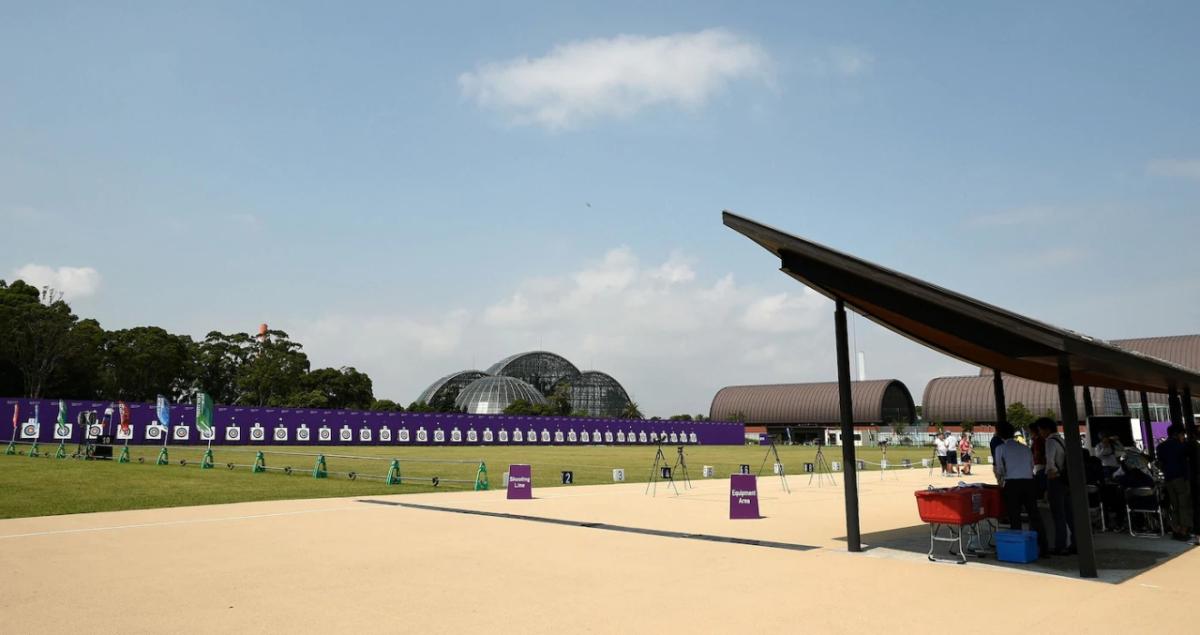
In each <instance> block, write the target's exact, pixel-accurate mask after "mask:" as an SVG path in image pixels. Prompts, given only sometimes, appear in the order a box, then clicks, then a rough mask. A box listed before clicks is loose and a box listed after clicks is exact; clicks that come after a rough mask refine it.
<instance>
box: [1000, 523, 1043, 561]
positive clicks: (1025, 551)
mask: <svg viewBox="0 0 1200 635" xmlns="http://www.w3.org/2000/svg"><path fill="white" fill-rule="evenodd" d="M1037 558H1038V545H1037V532H1036V531H1016V530H1013V529H1001V530H1000V531H997V532H996V559H997V560H1000V561H1001V562H1022V563H1024V562H1033V561H1034V560H1037Z"/></svg>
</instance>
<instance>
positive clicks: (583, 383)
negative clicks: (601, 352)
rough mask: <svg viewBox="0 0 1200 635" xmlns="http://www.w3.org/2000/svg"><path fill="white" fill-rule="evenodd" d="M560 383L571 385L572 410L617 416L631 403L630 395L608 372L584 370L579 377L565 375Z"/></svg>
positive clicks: (596, 414)
mask: <svg viewBox="0 0 1200 635" xmlns="http://www.w3.org/2000/svg"><path fill="white" fill-rule="evenodd" d="M559 384H568V385H570V386H571V410H572V412H580V411H582V412H586V413H587V414H588V416H589V417H612V418H617V417H620V416H621V415H622V414H623V413H624V412H625V407H626V406H628V405H629V395H628V394H626V392H625V389H624V388H622V387H621V384H620V383H619V382H617V380H615V379H613V378H612V376H611V375H609V374H608V373H602V372H600V371H598V370H589V371H584V372H582V373H580V374H579V375H578V376H577V377H564V378H563V379H561V380H559ZM557 386H558V384H555V387H557Z"/></svg>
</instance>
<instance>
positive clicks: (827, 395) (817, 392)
mask: <svg viewBox="0 0 1200 635" xmlns="http://www.w3.org/2000/svg"><path fill="white" fill-rule="evenodd" d="M893 385H894V386H897V387H898V388H899V390H901V391H902V392H903V395H904V397H905V399H906V401H907V409H908V411H909V413H910V416H909V420H910V421H911V420H912V417H911V413H912V412H913V406H912V403H913V401H912V395H911V394H910V393H909V392H908V388H907V387H906V386H905V385H904V384H903V383H901V382H900V381H898V380H895V379H876V380H871V381H856V382H851V389H850V390H851V395H852V397H853V400H854V423H856V424H870V423H880V422H882V421H883V400H884V395H885V394H886V393H887V390H888V388H889V387H891V386H893ZM739 413H740V414H742V415H744V417H745V423H747V424H783V423H793V424H795V423H816V424H833V423H837V422H838V421H839V420H840V418H841V414H840V413H841V408H840V407H839V405H838V384H837V382H835V381H834V382H823V383H814V384H765V385H757V386H727V387H725V388H722V389H721V390H719V391H717V394H716V396H715V397H713V401H712V406H711V407H710V408H709V417H710V418H712V419H715V420H727V419H729V418H731V417H733V416H734V415H737V414H739Z"/></svg>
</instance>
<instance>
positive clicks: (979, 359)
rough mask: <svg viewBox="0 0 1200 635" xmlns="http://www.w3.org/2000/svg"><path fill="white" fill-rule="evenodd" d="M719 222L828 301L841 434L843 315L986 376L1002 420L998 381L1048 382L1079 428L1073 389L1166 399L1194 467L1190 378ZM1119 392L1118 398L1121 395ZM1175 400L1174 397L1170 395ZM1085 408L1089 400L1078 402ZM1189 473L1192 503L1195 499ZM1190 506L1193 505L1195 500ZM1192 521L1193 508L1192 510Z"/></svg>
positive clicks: (849, 458) (1089, 552)
mask: <svg viewBox="0 0 1200 635" xmlns="http://www.w3.org/2000/svg"><path fill="white" fill-rule="evenodd" d="M723 221H724V224H725V225H726V226H727V227H729V228H731V229H733V230H734V231H737V232H738V233H740V234H742V235H744V236H746V237H747V238H749V239H751V240H753V241H754V242H756V243H758V244H759V245H760V246H762V247H763V248H764V249H766V250H767V251H769V252H771V253H772V254H773V255H774V256H775V257H777V258H779V261H780V269H781V270H782V271H783V272H784V273H786V274H788V275H789V276H792V277H793V278H795V279H796V280H798V281H800V282H801V283H803V284H805V285H807V286H809V287H811V288H812V289H814V290H816V291H818V292H820V293H822V294H823V295H825V296H826V297H829V298H830V299H832V300H833V301H834V305H835V308H834V323H835V331H836V349H837V367H838V385H839V390H838V393H839V399H838V401H839V407H840V422H841V426H842V431H843V436H845V435H848V434H852V433H853V427H854V421H853V410H854V408H853V399H852V389H853V388H852V383H851V381H850V357H849V345H848V337H847V330H846V307H847V306H849V307H850V309H851V310H853V311H855V312H857V313H859V314H860V315H862V316H863V317H866V318H867V319H869V320H871V321H873V322H875V323H877V324H879V325H881V326H883V327H885V328H887V329H889V330H892V331H894V332H896V333H899V334H900V335H903V336H905V337H907V338H909V339H911V340H913V341H915V342H919V343H921V344H924V345H926V346H929V347H930V348H933V349H935V350H938V351H941V352H943V353H945V354H947V355H950V356H952V357H955V358H957V359H960V360H962V361H964V362H967V363H970V364H974V365H978V366H980V367H986V368H990V369H992V372H993V382H992V387H993V393H994V405H995V408H996V416H997V419H998V420H1003V419H1004V409H1005V398H1004V382H1003V379H1002V377H1003V375H1005V374H1009V375H1014V376H1016V377H1022V378H1025V379H1031V380H1034V381H1040V382H1046V383H1051V384H1055V385H1056V386H1057V387H1058V394H1059V402H1060V410H1059V414H1060V416H1061V418H1062V420H1063V421H1067V422H1071V421H1079V420H1080V418H1079V416H1078V413H1077V410H1076V401H1075V386H1077V385H1078V386H1085V387H1086V386H1099V387H1104V388H1113V389H1116V390H1118V391H1135V392H1138V393H1139V394H1144V393H1146V392H1162V393H1166V394H1167V395H1169V399H1170V402H1171V418H1172V420H1173V421H1175V422H1177V423H1180V424H1185V423H1186V429H1187V434H1188V439H1189V445H1190V447H1191V448H1192V449H1193V457H1192V458H1193V462H1192V466H1193V468H1196V467H1197V466H1198V465H1200V462H1198V461H1197V460H1196V459H1197V458H1200V457H1198V456H1196V454H1200V453H1198V452H1196V447H1197V446H1196V443H1195V442H1196V427H1195V424H1194V417H1193V416H1192V391H1193V389H1196V390H1198V391H1200V373H1197V372H1196V371H1195V370H1192V369H1189V368H1186V367H1183V366H1180V365H1178V364H1175V363H1172V362H1169V361H1166V360H1163V359H1159V358H1156V357H1152V356H1150V355H1148V354H1145V353H1141V352H1138V351H1133V350H1126V349H1123V348H1120V347H1117V346H1114V345H1112V344H1109V343H1107V342H1104V341H1103V340H1099V339H1096V338H1093V337H1089V336H1087V335H1083V334H1080V333H1076V332H1074V331H1070V330H1067V329H1062V328H1059V327H1055V326H1051V325H1049V324H1046V323H1043V322H1039V321H1037V320H1034V319H1032V318H1029V317H1026V316H1023V315H1020V314H1017V313H1014V312H1012V311H1008V310H1005V309H1002V308H1000V307H997V306H994V305H991V304H987V303H985V302H981V301H979V300H976V299H974V298H970V297H967V296H965V295H962V294H960V293H956V292H954V291H951V290H949V289H945V288H942V287H939V286H937V285H934V284H931V283H929V282H925V281H924V280H920V279H918V278H915V277H912V276H908V275H905V274H903V273H899V272H896V271H892V270H890V269H886V268H884V267H881V266H879V265H876V264H873V263H870V262H867V261H865V260H861V259H859V258H855V257H853V256H850V255H848V254H844V253H841V252H838V251H835V250H833V249H830V248H828V247H825V246H822V245H819V244H817V243H814V242H812V241H809V240H805V239H803V238H799V237H797V236H793V235H791V234H787V233H785V232H782V231H779V230H777V229H774V228H772V227H769V226H767V225H764V224H762V223H759V222H757V221H754V220H751V219H749V218H745V217H743V216H739V215H737V214H734V213H731V212H728V211H726V212H725V213H724V214H723ZM1122 394H1124V393H1122ZM1181 396H1182V399H1180V397H1181ZM1084 401H1085V403H1087V402H1088V401H1089V400H1088V399H1085V400H1084ZM1063 433H1064V434H1063V436H1064V438H1065V440H1066V446H1067V470H1068V476H1069V480H1070V490H1071V500H1072V512H1073V516H1074V521H1075V522H1074V524H1075V528H1076V530H1077V533H1076V536H1075V543H1076V546H1077V547H1078V550H1079V574H1080V575H1081V576H1082V577H1096V575H1097V568H1096V554H1095V548H1094V545H1093V540H1092V530H1091V521H1090V518H1089V516H1088V508H1087V495H1086V492H1085V489H1084V487H1085V484H1084V483H1085V481H1084V467H1083V453H1082V451H1081V447H1080V435H1079V428H1078V427H1077V426H1074V425H1065V426H1063ZM842 457H843V461H842V462H843V465H844V466H845V475H844V480H845V504H846V539H847V545H848V547H849V550H850V551H852V552H856V551H861V550H862V543H861V536H860V532H859V514H858V480H857V473H856V470H855V450H854V446H853V444H843V445H842ZM1196 476H1197V474H1196V470H1195V469H1193V473H1192V474H1191V478H1192V495H1193V497H1194V498H1200V487H1197V483H1196ZM1195 502H1196V503H1200V500H1196V501H1195ZM1194 507H1195V509H1196V510H1197V513H1200V505H1196V506H1194Z"/></svg>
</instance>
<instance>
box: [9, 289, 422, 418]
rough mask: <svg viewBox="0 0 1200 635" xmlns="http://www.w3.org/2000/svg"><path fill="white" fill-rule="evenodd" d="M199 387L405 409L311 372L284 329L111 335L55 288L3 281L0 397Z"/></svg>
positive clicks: (340, 378) (124, 394)
mask: <svg viewBox="0 0 1200 635" xmlns="http://www.w3.org/2000/svg"><path fill="white" fill-rule="evenodd" d="M200 390H203V391H205V392H207V393H208V394H210V395H212V397H213V399H214V400H216V401H217V402H218V403H226V404H241V405H250V406H291V407H302V408H377V409H383V410H392V409H401V408H399V406H398V405H396V404H395V403H393V402H390V401H376V400H375V398H374V393H373V389H372V385H371V378H370V377H368V376H367V375H366V374H365V373H361V372H359V371H357V370H355V369H354V368H351V367H342V368H318V369H312V368H311V364H310V363H309V360H308V356H307V355H306V354H305V353H304V350H303V347H302V346H301V344H300V343H298V342H293V341H292V340H291V339H290V338H289V337H288V335H287V333H285V332H283V331H268V332H267V333H266V334H265V336H264V337H257V336H251V335H250V334H248V333H220V332H217V331H213V332H211V333H209V334H208V335H207V336H206V337H205V338H204V339H203V340H200V341H194V340H193V339H192V338H191V337H189V336H186V335H176V334H172V333H169V332H167V331H166V330H164V329H162V328H159V327H156V326H139V327H134V328H129V329H119V330H114V331H108V330H105V329H104V328H102V327H101V326H100V323H99V322H97V321H96V320H93V319H79V318H78V317H77V316H76V315H75V314H74V313H72V311H71V307H70V306H69V305H68V304H67V303H66V302H65V301H64V300H63V299H62V296H61V294H58V293H55V292H54V291H53V290H51V289H48V288H43V289H40V290H39V289H37V288H35V287H32V286H30V285H28V284H26V283H25V282H23V281H21V280H17V281H14V282H13V283H12V284H8V283H6V282H5V281H3V280H0V394H6V395H12V394H22V395H25V396H27V397H33V398H43V397H48V398H78V399H92V398H95V399H122V400H127V401H152V400H153V399H154V398H155V396H157V395H160V394H161V395H166V396H168V397H169V398H171V399H172V400H173V401H190V399H191V397H192V396H193V395H194V394H195V393H196V392H197V391H200Z"/></svg>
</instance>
